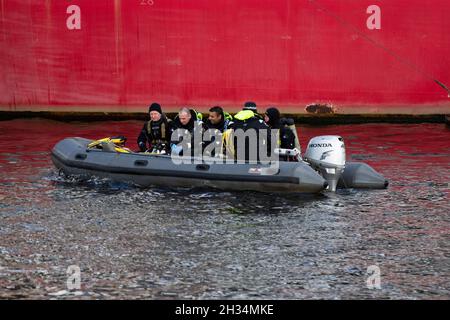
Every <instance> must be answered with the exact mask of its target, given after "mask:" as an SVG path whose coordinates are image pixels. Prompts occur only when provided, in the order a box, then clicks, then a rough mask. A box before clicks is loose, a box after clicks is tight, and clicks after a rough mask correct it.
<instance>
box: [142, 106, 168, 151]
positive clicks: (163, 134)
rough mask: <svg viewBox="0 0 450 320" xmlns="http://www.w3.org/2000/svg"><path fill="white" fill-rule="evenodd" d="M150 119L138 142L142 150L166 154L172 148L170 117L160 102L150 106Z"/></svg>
mask: <svg viewBox="0 0 450 320" xmlns="http://www.w3.org/2000/svg"><path fill="white" fill-rule="evenodd" d="M148 113H149V117H150V120H149V121H147V122H146V123H145V124H144V127H143V128H142V130H141V133H140V134H139V137H138V139H137V143H138V146H139V149H140V150H141V152H145V151H149V152H151V153H160V154H165V153H168V152H169V150H170V125H169V123H170V119H168V118H167V117H166V115H165V114H164V113H163V112H162V108H161V105H160V104H159V103H156V102H154V103H152V104H151V105H150V107H149V108H148Z"/></svg>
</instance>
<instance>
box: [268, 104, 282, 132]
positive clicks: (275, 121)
mask: <svg viewBox="0 0 450 320" xmlns="http://www.w3.org/2000/svg"><path fill="white" fill-rule="evenodd" d="M266 115H267V116H268V117H269V122H268V123H267V124H268V125H269V127H271V128H279V127H280V111H278V109H277V108H269V109H267V111H266Z"/></svg>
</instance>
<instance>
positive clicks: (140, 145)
mask: <svg viewBox="0 0 450 320" xmlns="http://www.w3.org/2000/svg"><path fill="white" fill-rule="evenodd" d="M138 146H139V149H140V150H141V152H145V150H146V148H145V142H142V141H141V142H139V143H138Z"/></svg>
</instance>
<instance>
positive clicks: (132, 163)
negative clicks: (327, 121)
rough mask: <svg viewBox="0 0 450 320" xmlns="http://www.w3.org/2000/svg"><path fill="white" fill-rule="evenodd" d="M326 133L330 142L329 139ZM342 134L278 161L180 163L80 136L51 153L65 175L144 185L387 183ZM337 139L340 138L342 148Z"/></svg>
mask: <svg viewBox="0 0 450 320" xmlns="http://www.w3.org/2000/svg"><path fill="white" fill-rule="evenodd" d="M324 137H325V140H326V141H327V142H324V140H323V139H324ZM327 137H328V138H327ZM330 137H331V139H329V138H330ZM339 138H340V137H336V136H322V137H316V138H314V139H315V140H314V139H313V140H311V142H310V144H309V145H308V149H307V152H306V154H305V158H304V159H302V158H299V160H298V161H289V162H287V161H280V162H277V165H276V166H273V165H270V164H265V165H264V164H260V163H231V164H230V163H229V162H224V161H223V162H221V161H217V159H216V158H209V159H208V158H202V159H200V160H198V161H192V162H191V163H182V164H180V163H179V162H181V161H175V160H177V159H176V157H175V158H174V156H170V155H158V154H147V153H136V152H131V151H130V150H124V149H122V148H121V147H117V146H116V147H114V146H113V147H111V144H110V143H109V144H105V143H103V144H101V145H103V147H100V148H98V147H95V148H94V147H92V146H93V141H92V140H88V139H84V138H79V137H76V138H66V139H63V140H62V141H60V142H58V143H57V144H56V145H55V147H54V148H53V150H52V152H51V157H52V161H53V163H54V164H55V166H56V168H58V169H59V170H60V171H61V172H63V173H64V174H65V175H69V176H79V177H100V178H109V179H111V180H113V181H119V182H126V183H132V184H134V185H137V186H141V187H148V186H166V187H210V188H215V189H221V190H251V191H261V192H281V193H284V192H289V193H318V192H321V191H323V190H330V191H335V190H336V188H385V187H387V180H386V179H385V178H384V177H383V176H381V175H380V174H379V173H377V172H376V171H375V170H374V169H373V168H371V167H370V166H368V165H367V164H364V163H345V149H343V147H341V146H340V145H341V144H342V145H343V141H342V140H339ZM340 139H342V138H340ZM334 144H339V146H338V147H337V148H339V149H337V148H336V146H335V145H334ZM95 145H96V146H98V144H95ZM108 146H109V147H108ZM322 149H330V150H335V149H336V150H338V151H339V152H337V153H336V154H339V155H340V156H338V157H337V159H338V163H333V162H330V161H328V159H327V158H330V159H331V160H333V159H332V158H333V154H332V153H333V152H330V150H325V151H323V150H322ZM288 151H291V150H288ZM281 152H283V151H281ZM324 154H325V155H326V156H325V157H324ZM342 154H344V159H343V158H342ZM334 160H335V159H334Z"/></svg>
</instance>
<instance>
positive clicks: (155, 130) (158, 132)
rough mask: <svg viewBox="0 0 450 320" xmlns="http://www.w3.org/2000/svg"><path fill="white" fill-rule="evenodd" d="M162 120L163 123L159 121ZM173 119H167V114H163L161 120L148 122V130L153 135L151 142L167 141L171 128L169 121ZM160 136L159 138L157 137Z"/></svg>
mask: <svg viewBox="0 0 450 320" xmlns="http://www.w3.org/2000/svg"><path fill="white" fill-rule="evenodd" d="M159 121H161V123H159ZM170 121H171V120H170V119H167V118H166V117H165V115H161V120H158V121H152V120H150V121H148V122H147V132H148V134H149V135H151V137H152V140H151V141H149V142H150V144H152V145H154V144H156V143H160V142H167V141H168V140H169V139H170V137H167V130H168V128H169V125H170V124H169V122H170ZM157 136H159V138H157Z"/></svg>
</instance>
